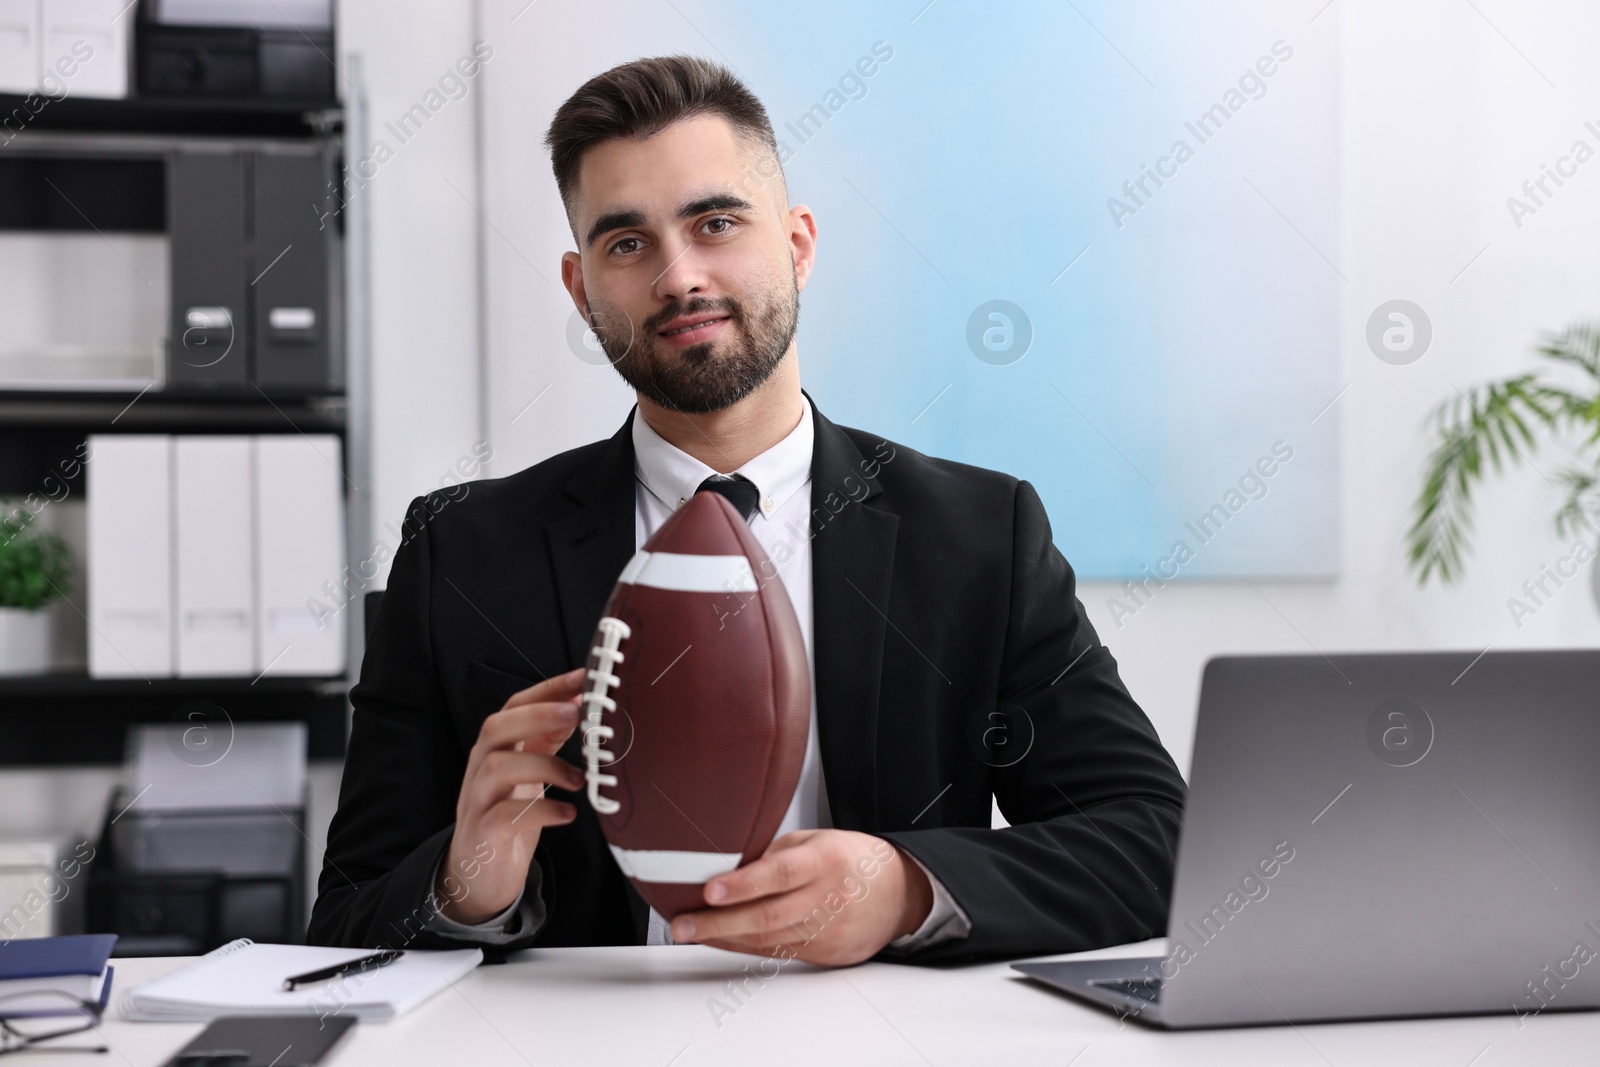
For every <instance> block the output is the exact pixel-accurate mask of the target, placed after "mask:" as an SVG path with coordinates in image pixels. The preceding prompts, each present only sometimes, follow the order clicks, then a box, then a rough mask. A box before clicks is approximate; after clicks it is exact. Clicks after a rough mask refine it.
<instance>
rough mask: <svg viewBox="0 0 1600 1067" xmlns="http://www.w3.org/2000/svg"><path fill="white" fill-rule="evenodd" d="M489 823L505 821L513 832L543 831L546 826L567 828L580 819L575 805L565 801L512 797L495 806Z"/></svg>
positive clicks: (549, 798) (542, 796) (537, 797)
mask: <svg viewBox="0 0 1600 1067" xmlns="http://www.w3.org/2000/svg"><path fill="white" fill-rule="evenodd" d="M489 814H490V818H489V820H487V821H495V822H497V821H499V820H502V819H503V820H505V825H506V826H509V827H510V828H511V829H513V830H517V831H527V830H541V829H543V828H544V827H546V826H565V825H566V824H567V823H569V822H571V821H572V820H574V819H576V818H577V817H578V809H577V807H576V806H575V805H572V804H568V803H567V802H566V801H564V800H554V799H552V798H551V797H549V796H547V795H540V796H536V797H530V798H528V799H526V800H524V799H520V798H516V797H512V798H508V799H506V800H502V801H501V802H500V803H498V804H496V805H495V806H494V810H493V811H491V812H490V813H489Z"/></svg>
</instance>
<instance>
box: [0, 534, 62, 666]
mask: <svg viewBox="0 0 1600 1067" xmlns="http://www.w3.org/2000/svg"><path fill="white" fill-rule="evenodd" d="M33 520H34V513H33V512H32V511H30V510H28V509H27V508H26V507H19V506H16V505H10V506H0V674H41V673H43V672H45V671H47V670H49V669H50V612H49V611H48V608H49V605H50V602H51V601H53V600H56V599H58V598H60V597H64V596H66V594H67V590H68V588H69V583H70V581H71V578H72V550H71V549H70V548H68V547H67V544H66V542H65V541H63V540H61V538H60V537H58V536H57V535H56V534H53V533H41V532H39V531H36V530H30V529H29V527H30V526H31V525H32V524H33Z"/></svg>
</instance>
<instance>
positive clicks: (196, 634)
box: [173, 435, 256, 678]
mask: <svg viewBox="0 0 1600 1067" xmlns="http://www.w3.org/2000/svg"><path fill="white" fill-rule="evenodd" d="M252 482H253V475H252V463H251V440H250V438H249V437H242V436H231V437H220V436H207V435H193V436H188V435H186V436H180V437H177V438H174V441H173V498H174V505H173V532H174V534H175V539H174V553H173V555H174V560H175V564H174V569H175V571H176V574H177V582H176V591H177V597H176V611H177V626H176V632H177V673H178V676H179V677H180V678H194V677H213V678H215V677H225V676H230V675H253V674H255V673H256V665H255V662H256V659H255V652H256V638H255V620H256V604H255V589H254V586H255V580H254V573H255V547H254V541H255V519H254V515H253V512H254V497H255V493H254V490H253V487H252Z"/></svg>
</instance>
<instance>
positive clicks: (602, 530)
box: [545, 411, 650, 945]
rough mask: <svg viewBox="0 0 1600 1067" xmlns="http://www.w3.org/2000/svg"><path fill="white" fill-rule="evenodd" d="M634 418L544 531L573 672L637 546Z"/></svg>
mask: <svg viewBox="0 0 1600 1067" xmlns="http://www.w3.org/2000/svg"><path fill="white" fill-rule="evenodd" d="M637 414H638V413H637V411H635V412H634V413H632V414H630V415H629V416H628V419H627V421H626V422H624V423H623V424H622V429H620V430H618V431H617V432H616V433H615V434H613V435H612V437H611V439H610V440H608V441H606V442H605V443H604V444H603V445H602V446H601V447H600V448H599V449H597V450H596V451H595V454H594V455H593V457H591V458H590V460H589V462H587V463H585V464H584V465H583V466H582V467H581V468H579V470H578V472H577V473H576V474H574V475H573V476H572V480H571V481H570V482H568V483H567V486H566V493H567V495H568V496H569V497H571V498H572V499H574V500H576V501H578V502H579V503H580V504H581V505H582V507H581V508H580V509H579V510H578V511H576V512H574V513H573V514H571V515H568V516H567V517H566V518H563V519H557V520H555V521H554V522H552V523H550V524H549V525H548V526H546V527H545V539H546V541H547V542H548V544H549V546H550V562H551V566H552V568H553V571H554V575H555V583H556V597H557V599H558V600H559V601H560V610H561V627H562V631H563V635H564V636H565V637H566V643H567V656H568V660H567V663H568V664H569V665H570V666H581V665H583V664H585V663H588V662H589V645H590V642H591V641H593V639H594V628H595V625H596V624H597V623H598V622H599V621H600V613H601V612H603V611H605V607H606V601H607V600H608V599H609V598H610V596H611V590H612V588H613V587H614V586H615V585H616V584H617V575H619V574H621V573H622V568H623V567H625V566H627V563H628V560H629V559H631V558H632V557H633V553H634V550H635V548H636V547H637V546H636V544H635V541H636V538H637V530H636V529H635V526H634V522H635V512H636V507H637V505H636V501H635V490H634V481H635V474H634V458H633V420H634V418H635V417H637ZM576 739H577V738H576V736H574V738H573V740H576ZM622 885H623V892H624V894H625V895H626V898H627V902H628V913H629V917H630V918H631V919H632V920H633V927H634V942H635V943H636V944H640V945H642V944H644V942H645V936H646V933H647V931H648V929H649V913H650V909H649V905H647V904H645V902H644V898H643V897H641V896H639V893H638V890H636V889H634V888H633V885H632V883H630V882H628V881H627V880H626V879H623V882H622Z"/></svg>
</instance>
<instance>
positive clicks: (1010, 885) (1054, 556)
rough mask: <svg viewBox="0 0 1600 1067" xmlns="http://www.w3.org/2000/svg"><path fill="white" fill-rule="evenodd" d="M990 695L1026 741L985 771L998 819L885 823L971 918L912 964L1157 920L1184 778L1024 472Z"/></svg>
mask: <svg viewBox="0 0 1600 1067" xmlns="http://www.w3.org/2000/svg"><path fill="white" fill-rule="evenodd" d="M1010 596H1011V601H1010V612H1009V618H1008V621H1007V630H1006V637H1005V647H1004V652H1003V656H1002V665H1001V670H1000V676H999V679H998V685H997V691H996V699H997V701H998V704H999V707H1000V708H1001V709H1002V710H1003V712H1004V713H1005V714H1006V715H1007V717H1008V724H1007V725H1008V729H1009V730H1011V731H1012V732H1013V736H1017V735H1018V733H1022V734H1023V735H1025V736H1030V737H1031V747H1029V748H1028V750H1027V754H1026V755H1025V756H1023V757H1022V758H1021V759H1020V760H1018V761H1016V762H1015V763H1013V764H1012V765H1010V766H1007V767H1002V768H996V769H995V770H994V771H993V778H992V781H993V790H994V795H995V798H996V800H997V801H998V803H999V806H1000V811H1001V813H1002V814H1003V815H1004V816H1005V818H1006V820H1007V821H1008V822H1010V823H1011V825H1010V826H1009V827H1006V828H1003V829H998V830H994V829H982V828H961V827H947V828H931V829H927V830H912V831H903V832H891V833H886V834H884V835H883V836H884V837H885V838H886V839H888V840H889V841H891V842H892V843H894V844H895V845H896V846H898V847H900V848H902V849H904V850H905V851H906V852H909V853H910V854H911V855H913V856H915V857H916V858H917V860H918V861H920V862H921V863H922V865H923V866H924V867H925V868H926V869H927V870H928V871H929V872H931V873H932V874H933V875H934V876H936V877H937V878H938V879H939V881H940V882H941V883H943V885H944V886H945V888H946V889H947V890H948V891H949V893H950V894H951V895H952V896H953V897H954V898H955V900H956V902H957V903H958V904H959V905H960V906H961V909H962V910H963V911H965V912H966V914H967V915H968V916H970V918H971V922H972V930H971V932H970V934H969V935H968V936H967V937H966V938H964V939H961V940H952V941H944V942H942V943H939V944H936V945H931V946H929V947H928V948H925V949H922V950H920V951H916V952H913V953H912V954H911V955H910V956H909V957H896V956H894V955H893V954H890V955H888V956H886V957H885V958H886V959H888V958H901V959H909V961H912V962H918V963H922V962H945V961H955V960H977V959H995V958H1005V957H1018V956H1038V955H1046V954H1051V953H1061V952H1077V951H1081V950H1085V949H1091V948H1098V947H1102V946H1105V945H1115V944H1124V943H1127V942H1132V941H1142V940H1145V939H1147V938H1151V937H1158V936H1160V935H1161V934H1163V933H1164V932H1165V931H1166V926H1167V908H1168V904H1169V897H1170V894H1171V886H1172V875H1173V864H1174V860H1175V856H1176V852H1177V841H1178V826H1179V819H1180V815H1181V813H1182V809H1183V802H1184V796H1185V787H1184V783H1183V778H1182V776H1181V775H1180V774H1179V773H1178V769H1177V767H1176V765H1175V764H1174V763H1173V761H1172V757H1171V756H1170V755H1168V753H1167V751H1166V749H1165V748H1164V747H1162V744H1161V741H1160V738H1159V737H1158V736H1157V735H1156V731H1155V727H1154V726H1152V725H1151V723H1150V720H1149V719H1148V718H1147V717H1146V716H1145V714H1144V712H1143V711H1141V710H1140V708H1139V706H1138V704H1136V703H1135V702H1134V700H1133V698H1132V697H1131V696H1130V695H1129V694H1128V691H1127V689H1126V688H1125V687H1124V686H1123V684H1122V681H1121V679H1120V678H1119V677H1118V675H1117V665H1116V661H1115V660H1114V659H1113V658H1112V656H1111V653H1110V652H1109V651H1108V650H1107V649H1106V647H1105V646H1104V645H1102V644H1101V643H1100V639H1099V637H1098V636H1097V635H1096V633H1095V631H1094V627H1093V626H1092V625H1091V624H1090V622H1089V620H1088V617H1087V615H1086V614H1085V612H1084V608H1083V604H1082V602H1081V601H1079V600H1078V597H1077V588H1076V579H1075V577H1074V575H1073V573H1072V568H1071V566H1069V565H1068V563H1067V561H1066V559H1065V558H1063V557H1062V555H1061V553H1060V552H1058V551H1057V550H1056V548H1055V545H1054V544H1053V543H1052V541H1051V534H1050V523H1049V519H1048V518H1047V517H1046V515H1045V511H1044V506H1043V504H1041V503H1040V501H1039V497H1038V494H1037V493H1035V492H1034V490H1033V487H1032V486H1030V485H1029V484H1028V483H1026V482H1022V483H1019V485H1018V488H1017V494H1016V504H1015V521H1014V524H1013V551H1012V572H1011V589H1010Z"/></svg>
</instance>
